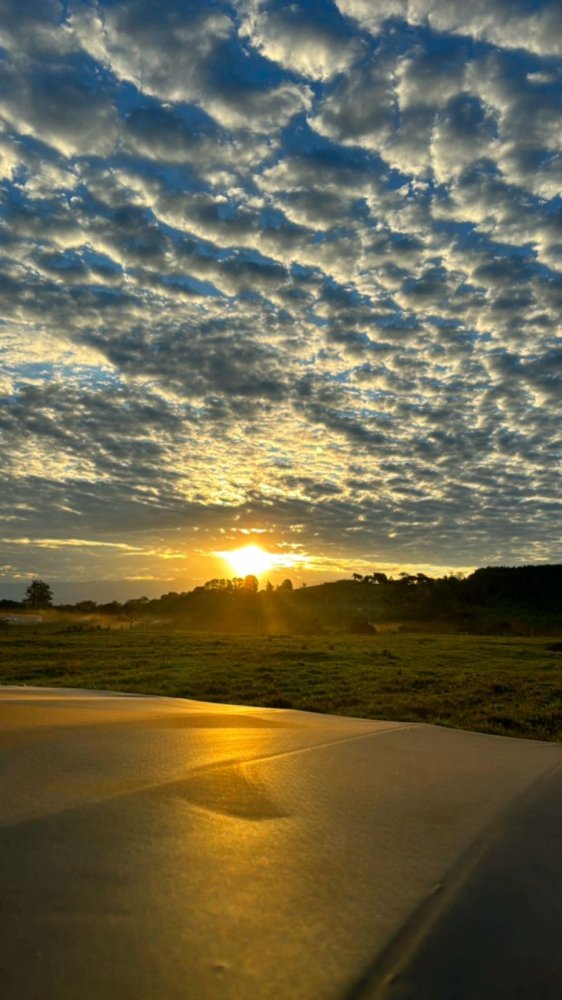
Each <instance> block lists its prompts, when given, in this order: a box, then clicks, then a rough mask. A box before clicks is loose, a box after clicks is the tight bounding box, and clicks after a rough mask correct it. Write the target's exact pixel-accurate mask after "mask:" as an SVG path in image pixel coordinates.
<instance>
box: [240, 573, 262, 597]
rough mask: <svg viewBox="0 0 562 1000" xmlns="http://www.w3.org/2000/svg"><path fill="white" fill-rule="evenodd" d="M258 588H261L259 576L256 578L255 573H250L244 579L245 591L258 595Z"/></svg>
mask: <svg viewBox="0 0 562 1000" xmlns="http://www.w3.org/2000/svg"><path fill="white" fill-rule="evenodd" d="M258 587H259V583H258V578H257V576H254V574H253V573H248V574H247V575H246V576H245V577H244V590H249V591H250V593H252V594H257V592H258Z"/></svg>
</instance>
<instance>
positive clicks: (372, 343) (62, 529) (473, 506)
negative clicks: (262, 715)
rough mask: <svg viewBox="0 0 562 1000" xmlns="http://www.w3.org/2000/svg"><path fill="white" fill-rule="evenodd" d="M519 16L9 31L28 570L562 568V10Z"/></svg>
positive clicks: (12, 283)
mask: <svg viewBox="0 0 562 1000" xmlns="http://www.w3.org/2000/svg"><path fill="white" fill-rule="evenodd" d="M506 9H507V8H506V5H505V3H503V0H502V2H500V0H496V2H492V0H490V2H486V3H484V2H482V3H476V4H474V5H466V4H464V5H462V6H461V5H459V4H456V3H453V4H445V3H430V2H429V0H427V2H425V0H424V2H422V0H411V2H408V3H406V2H399V0H396V2H390V0H389V2H388V3H385V4H371V3H365V2H362V0H340V2H338V4H337V5H336V4H335V3H332V2H330V0H323V2H320V0H318V3H315V4H312V5H311V4H290V5H289V4H285V3H258V2H257V0H256V2H254V0H247V2H246V0H244V2H242V0H240V2H237V3H235V4H227V3H222V2H216V3H205V4H203V3H191V4H189V5H185V4H179V3H173V2H171V0H167V2H166V3H165V4H163V5H158V6H155V5H154V4H149V3H147V2H135V3H129V2H126V3H120V4H113V3H109V2H108V3H105V2H101V0H100V2H93V0H92V2H86V3H74V2H70V3H69V4H67V5H66V6H61V5H60V4H59V3H49V2H47V0H44V2H37V3H30V4H26V5H24V7H22V8H21V9H20V10H18V11H15V8H14V7H13V5H10V4H8V5H7V6H5V8H4V13H5V17H4V18H3V20H2V32H3V34H2V37H1V44H2V45H3V47H4V50H5V59H4V61H3V64H2V69H1V72H2V74H3V76H2V80H3V84H4V86H3V92H2V104H1V108H0V112H1V115H2V133H1V135H0V165H1V171H0V174H1V178H2V180H1V181H0V186H1V192H2V199H3V207H4V222H3V223H2V224H0V300H1V303H2V325H1V327H0V330H1V334H0V337H1V340H2V349H3V373H2V376H1V377H0V392H1V393H2V408H1V411H0V412H1V416H0V443H1V447H2V453H3V459H2V468H3V471H4V484H3V491H2V498H1V504H0V508H1V510H2V514H3V516H4V518H5V519H6V524H7V525H8V526H9V531H7V533H6V536H5V537H6V538H11V539H12V541H13V546H12V548H11V549H10V552H9V559H8V557H7V558H6V565H10V566H12V569H13V572H14V573H15V572H21V573H28V572H39V571H41V566H43V565H44V566H45V567H46V569H45V572H46V571H47V570H48V571H49V572H54V571H55V570H56V563H55V562H54V561H53V560H54V555H53V552H54V550H50V551H51V555H49V551H48V550H47V549H46V548H45V546H44V545H41V544H39V542H38V543H37V545H32V544H30V545H23V544H20V543H19V542H18V541H17V540H18V539H22V538H29V539H31V540H33V539H36V540H37V539H39V540H41V539H55V540H58V542H57V544H58V543H59V542H60V543H61V546H62V543H63V542H64V540H65V539H71V540H72V539H78V540H80V539H86V540H88V539H90V540H91V541H92V543H94V542H96V543H99V544H98V545H97V546H96V545H92V546H91V547H90V548H89V549H87V550H86V548H85V547H84V546H80V545H73V544H69V545H67V546H66V547H61V548H60V549H58V550H57V551H60V552H61V553H63V552H64V569H65V572H68V573H71V571H72V567H73V566H74V567H78V565H79V564H80V567H81V568H80V574H82V577H81V578H82V579H84V576H83V568H84V566H85V562H84V561H82V562H80V552H81V551H82V549H84V553H86V551H87V558H88V560H90V559H95V566H96V573H98V574H99V575H100V576H101V577H104V576H107V575H111V567H112V565H114V564H115V565H117V564H119V565H121V566H122V571H120V572H122V576H130V575H133V576H138V575H139V574H140V575H143V576H149V577H150V576H151V575H152V576H159V575H160V574H161V563H162V562H163V560H164V559H165V556H164V555H162V553H166V552H169V553H174V552H176V553H177V552H179V553H182V552H187V553H192V557H193V559H194V560H195V561H196V562H197V560H199V562H197V566H199V567H201V568H200V569H197V570H196V571H194V573H192V575H191V576H190V577H189V578H190V579H193V578H194V577H197V576H198V574H199V573H204V572H205V569H204V566H205V565H207V564H205V563H204V560H205V558H210V556H209V557H207V556H205V555H204V553H209V552H211V551H214V550H217V551H218V549H219V548H220V549H222V548H224V544H225V539H224V537H223V535H224V533H226V534H228V533H233V537H234V536H235V535H236V537H238V535H237V534H236V533H239V532H240V531H242V530H244V531H251V530H260V531H263V532H265V533H266V534H267V537H268V538H270V539H271V541H272V544H273V543H276V544H281V543H282V542H283V541H285V542H286V543H287V544H298V545H300V546H301V547H302V548H301V550H299V551H302V552H306V553H307V554H308V556H309V558H310V559H311V560H312V562H311V565H314V566H315V567H317V565H318V563H317V562H314V560H321V559H322V558H326V559H327V560H328V561H329V560H331V562H330V565H336V564H337V565H340V564H341V561H342V560H343V561H344V562H345V560H346V559H348V560H350V564H351V563H352V562H353V560H354V559H360V560H367V561H370V562H371V564H372V565H374V564H375V563H376V561H377V560H378V561H380V562H384V563H392V564H397V563H400V562H403V563H404V564H408V565H411V564H412V563H414V564H415V562H416V560H419V561H420V562H424V563H430V562H432V563H434V564H435V565H440V566H443V565H454V564H455V562H456V563H457V564H459V565H475V564H477V563H478V562H483V561H486V562H492V561H494V560H500V561H503V562H508V561H510V560H511V561H513V560H527V561H532V560H533V559H537V560H545V559H551V558H557V557H558V555H557V550H556V549H555V545H554V542H553V539H554V538H555V537H556V518H557V517H558V516H559V509H558V507H557V504H558V501H557V483H556V455H557V451H556V449H557V448H558V446H559V445H558V440H559V427H558V422H559V421H558V419H557V408H558V405H559V401H560V370H559V369H560V344H559V333H560V314H561V305H562V294H561V288H562V285H561V281H562V278H561V275H560V265H561V259H562V229H561V222H560V212H559V192H560V162H561V151H560V134H561V133H560V127H559V114H560V108H559V87H560V60H559V59H557V58H556V52H555V47H556V44H557V41H556V39H557V36H556V34H555V32H554V27H555V24H556V18H557V16H558V15H557V13H556V5H553V4H550V3H546V2H545V3H539V4H533V5H531V6H529V5H527V4H523V3H517V4H511V5H510V15H511V16H510V18H509V19H508V18H507V17H506ZM12 533H13V538H12ZM178 537H179V538H181V543H180V544H178ZM195 537H197V540H198V543H197V548H198V549H200V552H199V553H198V554H197V553H195V547H194V543H193V539H194V538H195ZM4 544H5V545H6V544H7V543H4ZM114 546H115V547H114ZM123 546H130V547H131V550H129V549H126V548H123ZM94 549H96V552H95V553H94V552H93V550H94ZM137 549H138V550H139V551H142V553H143V555H142V559H143V560H144V562H143V564H142V566H141V567H137V566H136V565H135V567H134V568H133V567H131V565H130V564H129V562H128V560H130V561H133V560H137V562H138V560H139V559H140V558H141V557H140V556H137V554H136V552H137ZM47 558H48V559H49V560H51V561H48V562H43V563H42V562H41V560H42V559H44V560H47ZM190 558H191V557H190ZM121 560H125V561H124V562H121ZM180 561H181V560H178V562H180ZM92 565H93V564H92ZM326 565H328V562H327V563H326ZM211 568H212V567H211ZM61 571H62V570H61ZM10 572H12V571H10ZM41 572H42V571H41ZM76 572H77V573H78V569H76ZM182 572H183V570H182ZM186 572H187V570H186ZM190 572H191V571H190ZM91 575H92V573H90V576H91ZM211 575H212V573H211Z"/></svg>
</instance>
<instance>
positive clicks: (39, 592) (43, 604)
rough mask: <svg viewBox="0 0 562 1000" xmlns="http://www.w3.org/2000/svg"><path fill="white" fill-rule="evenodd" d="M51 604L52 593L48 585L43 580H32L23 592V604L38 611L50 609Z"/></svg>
mask: <svg viewBox="0 0 562 1000" xmlns="http://www.w3.org/2000/svg"><path fill="white" fill-rule="evenodd" d="M52 603H53V592H52V590H51V588H50V587H49V584H48V583H45V582H44V581H43V580H32V581H31V583H30V584H29V587H28V588H27V590H26V592H25V597H24V604H26V605H27V607H28V608H33V609H34V610H35V611H39V610H40V609H41V608H50V607H51V605H52Z"/></svg>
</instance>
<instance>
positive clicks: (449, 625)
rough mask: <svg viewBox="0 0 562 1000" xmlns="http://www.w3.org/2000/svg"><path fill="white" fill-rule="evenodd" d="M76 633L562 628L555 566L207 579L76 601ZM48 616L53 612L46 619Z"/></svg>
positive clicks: (12, 608) (45, 600) (16, 607)
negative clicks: (188, 587) (306, 580)
mask: <svg viewBox="0 0 562 1000" xmlns="http://www.w3.org/2000/svg"><path fill="white" fill-rule="evenodd" d="M51 603H52V595H51V590H50V587H49V585H48V584H45V583H44V582H43V581H41V580H36V581H33V583H32V584H30V586H29V587H28V591H27V595H26V599H25V601H24V602H23V603H18V602H16V601H6V600H4V601H0V617H2V616H3V617H9V616H10V614H12V615H13V614H14V613H17V612H20V613H21V612H24V611H25V610H26V609H33V610H35V611H37V610H38V609H45V608H49V607H50V605H51ZM56 611H57V612H58V613H59V614H61V613H66V614H67V615H68V614H69V615H71V616H72V619H73V621H74V622H75V624H76V625H78V624H79V623H82V624H83V626H84V627H86V625H87V623H88V622H89V623H90V626H91V627H92V626H93V625H95V624H96V623H98V624H103V625H104V626H107V625H109V626H113V627H115V626H120V627H125V628H130V629H133V628H135V629H138V628H139V627H148V626H152V627H158V626H159V625H161V626H164V627H167V628H179V629H182V630H188V631H197V632H231V633H249V634H258V635H275V634H293V635H294V634H300V635H306V634H309V635H312V634H323V633H331V632H333V633H337V632H340V633H347V634H355V635H369V634H371V635H372V634H374V633H375V632H376V631H377V630H381V629H382V630H385V629H387V628H389V627H391V628H400V629H401V630H403V631H406V630H412V631H420V630H423V629H426V630H428V631H435V632H447V633H460V634H478V635H529V636H532V635H540V634H547V635H548V634H556V633H559V632H560V631H561V630H562V565H544V566H517V567H488V568H485V569H477V570H476V571H475V572H474V573H472V574H471V575H470V576H468V577H466V579H464V578H462V577H459V576H446V577H441V578H437V579H435V578H432V577H429V576H426V575H425V574H423V573H416V574H407V573H402V574H400V576H399V577H398V578H397V579H392V578H391V577H388V576H386V575H385V574H384V573H380V572H373V573H372V574H367V575H361V574H358V573H354V574H353V576H352V578H351V579H348V580H338V581H336V582H334V583H324V584H320V585H319V586H309V587H307V586H303V587H299V588H293V585H292V583H291V581H290V580H285V581H284V582H283V583H282V584H280V585H279V586H277V587H273V586H272V585H271V584H270V583H266V585H265V587H264V588H263V589H261V590H260V589H259V587H258V581H257V579H256V577H255V576H247V577H245V578H244V579H237V578H235V579H231V580H227V579H216V580H210V581H209V582H208V583H206V584H205V585H204V586H201V587H196V588H195V589H194V590H192V591H188V592H184V593H175V592H172V593H168V594H163V595H162V597H160V598H158V599H154V600H149V599H148V598H147V597H140V598H137V599H135V600H129V601H125V602H123V603H119V602H118V601H112V602H111V603H106V604H103V603H101V604H97V603H96V602H95V601H80V602H78V603H77V604H74V605H59V606H58V608H57V609H56ZM48 614H53V612H48Z"/></svg>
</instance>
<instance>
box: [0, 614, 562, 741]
mask: <svg viewBox="0 0 562 1000" xmlns="http://www.w3.org/2000/svg"><path fill="white" fill-rule="evenodd" d="M0 684H28V685H48V686H58V687H81V688H97V689H100V690H106V691H107V690H112V691H134V692H139V693H147V694H163V695H171V696H174V697H182V698H196V699H201V700H203V701H221V702H231V703H235V704H249V705H265V706H272V707H277V708H298V709H306V710H308V711H313V712H329V713H334V714H338V715H352V716H361V717H365V718H379V719H400V720H404V721H414V722H434V723H438V724H439V725H443V726H453V727H456V728H459V729H474V730H479V731H481V732H487V733H498V734H501V735H504V736H522V737H526V738H530V739H537V740H562V643H561V642H557V641H555V640H553V639H548V638H532V639H531V638H530V639H526V638H517V639H512V638H483V637H476V636H447V635H409V634H408V635H402V634H391V633H386V634H382V635H378V636H374V637H372V638H371V637H368V638H354V637H350V638H348V637H344V636H336V637H309V636H307V637H299V636H271V637H267V636H264V637H255V636H235V635H228V636H227V635H208V634H202V633H180V632H150V631H146V632H145V631H142V632H141V631H117V630H114V631H113V630H112V631H109V630H107V631H96V632H86V633H77V634H75V633H68V632H65V631H64V630H63V629H62V628H61V627H55V626H45V625H44V626H39V627H35V628H32V627H29V626H27V627H25V628H24V627H19V628H18V627H11V628H8V629H6V630H5V631H3V632H2V633H0Z"/></svg>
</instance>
